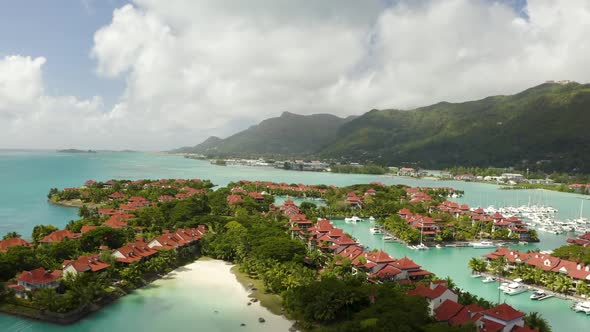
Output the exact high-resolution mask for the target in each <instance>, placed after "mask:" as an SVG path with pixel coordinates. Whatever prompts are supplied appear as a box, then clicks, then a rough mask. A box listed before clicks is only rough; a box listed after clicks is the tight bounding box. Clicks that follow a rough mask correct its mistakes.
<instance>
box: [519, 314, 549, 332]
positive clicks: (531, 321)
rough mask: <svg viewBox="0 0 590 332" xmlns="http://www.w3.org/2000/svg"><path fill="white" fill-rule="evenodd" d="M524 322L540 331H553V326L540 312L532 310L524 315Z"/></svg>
mask: <svg viewBox="0 0 590 332" xmlns="http://www.w3.org/2000/svg"><path fill="white" fill-rule="evenodd" d="M524 323H525V325H526V326H528V327H530V328H531V329H536V330H538V331H539V332H551V326H550V325H549V323H548V322H547V320H546V319H545V318H543V317H542V316H541V315H540V314H539V313H538V312H531V313H530V314H528V315H526V316H525V317H524Z"/></svg>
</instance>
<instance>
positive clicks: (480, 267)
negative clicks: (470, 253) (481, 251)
mask: <svg viewBox="0 0 590 332" xmlns="http://www.w3.org/2000/svg"><path fill="white" fill-rule="evenodd" d="M467 266H469V268H470V269H471V271H473V272H477V273H481V272H483V271H485V270H486V262H485V261H484V260H483V259H481V258H477V257H473V258H471V259H470V260H469V262H468V263H467Z"/></svg>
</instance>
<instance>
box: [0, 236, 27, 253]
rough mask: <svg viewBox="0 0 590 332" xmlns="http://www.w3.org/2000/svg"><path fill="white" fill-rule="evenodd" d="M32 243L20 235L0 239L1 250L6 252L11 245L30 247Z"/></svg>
mask: <svg viewBox="0 0 590 332" xmlns="http://www.w3.org/2000/svg"><path fill="white" fill-rule="evenodd" d="M30 245H31V244H30V243H29V242H27V241H25V240H23V239H21V238H20V237H11V238H8V239H6V240H1V241H0V252H6V251H7V250H8V248H10V247H29V246H30Z"/></svg>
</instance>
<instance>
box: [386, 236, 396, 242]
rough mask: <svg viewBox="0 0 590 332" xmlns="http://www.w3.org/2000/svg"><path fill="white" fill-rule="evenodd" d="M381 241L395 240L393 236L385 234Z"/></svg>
mask: <svg viewBox="0 0 590 332" xmlns="http://www.w3.org/2000/svg"><path fill="white" fill-rule="evenodd" d="M383 241H395V238H394V237H393V236H391V235H385V236H384V237H383Z"/></svg>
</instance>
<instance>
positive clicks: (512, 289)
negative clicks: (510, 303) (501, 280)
mask: <svg viewBox="0 0 590 332" xmlns="http://www.w3.org/2000/svg"><path fill="white" fill-rule="evenodd" d="M526 291H527V289H526V287H525V286H524V285H523V284H521V283H520V282H512V283H510V284H508V286H506V287H505V288H504V294H506V295H518V294H520V293H524V292H526Z"/></svg>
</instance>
